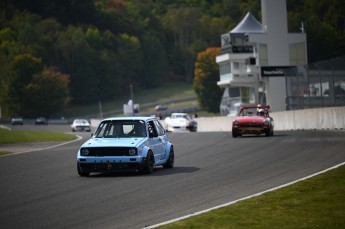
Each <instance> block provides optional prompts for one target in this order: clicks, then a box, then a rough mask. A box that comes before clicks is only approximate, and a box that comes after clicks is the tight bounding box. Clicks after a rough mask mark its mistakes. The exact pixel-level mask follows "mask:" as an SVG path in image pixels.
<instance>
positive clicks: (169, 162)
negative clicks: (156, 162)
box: [163, 146, 175, 169]
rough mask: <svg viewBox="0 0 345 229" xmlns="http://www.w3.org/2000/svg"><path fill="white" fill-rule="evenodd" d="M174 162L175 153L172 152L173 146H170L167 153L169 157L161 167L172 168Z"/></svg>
mask: <svg viewBox="0 0 345 229" xmlns="http://www.w3.org/2000/svg"><path fill="white" fill-rule="evenodd" d="M174 162H175V153H174V148H173V147H172V146H171V147H170V153H169V159H168V160H167V162H165V164H163V168H165V169H168V168H173V167H174Z"/></svg>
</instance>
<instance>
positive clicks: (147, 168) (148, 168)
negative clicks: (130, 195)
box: [142, 151, 155, 174]
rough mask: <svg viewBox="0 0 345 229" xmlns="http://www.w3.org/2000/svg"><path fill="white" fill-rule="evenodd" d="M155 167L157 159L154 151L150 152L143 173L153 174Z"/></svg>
mask: <svg viewBox="0 0 345 229" xmlns="http://www.w3.org/2000/svg"><path fill="white" fill-rule="evenodd" d="M154 166H155V159H154V157H153V153H152V151H149V152H148V153H147V157H146V159H145V164H144V165H143V168H142V171H143V173H144V174H151V173H152V172H153V167H154Z"/></svg>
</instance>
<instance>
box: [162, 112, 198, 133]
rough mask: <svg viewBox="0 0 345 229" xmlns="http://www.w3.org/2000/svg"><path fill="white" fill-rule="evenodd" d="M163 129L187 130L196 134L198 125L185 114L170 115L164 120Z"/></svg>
mask: <svg viewBox="0 0 345 229" xmlns="http://www.w3.org/2000/svg"><path fill="white" fill-rule="evenodd" d="M164 122H165V128H166V130H167V131H178V130H185V131H186V130H189V131H190V132H196V131H197V129H198V123H197V122H196V121H195V120H193V119H192V117H190V115H189V114H187V113H172V114H171V116H170V117H167V118H165V120H164Z"/></svg>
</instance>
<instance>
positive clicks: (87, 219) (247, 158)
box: [0, 127, 345, 229]
mask: <svg viewBox="0 0 345 229" xmlns="http://www.w3.org/2000/svg"><path fill="white" fill-rule="evenodd" d="M23 128H24V127H23ZM81 135H83V136H84V139H82V140H79V141H76V142H72V143H69V144H65V145H60V146H59V147H54V148H49V149H45V150H39V151H32V152H27V153H22V154H16V155H10V156H4V157H0V167H1V173H0V184H1V188H0V198H1V199H0V223H1V228H2V229H5V228H6V229H7V228H143V227H145V226H149V225H154V224H158V223H161V222H164V221H167V220H171V219H174V218H178V217H181V216H184V215H188V214H192V213H194V212H198V211H202V210H204V209H208V208H211V207H214V206H217V205H221V204H224V203H227V202H230V201H234V200H237V199H240V198H243V197H246V196H250V195H252V194H255V193H259V192H262V191H265V190H268V189H271V188H274V187H277V186H280V185H283V184H286V183H289V182H292V181H294V180H297V179H299V178H302V177H305V176H308V175H310V174H314V173H316V172H319V171H322V170H324V169H327V168H329V167H332V166H334V165H337V164H340V163H342V162H344V161H345V150H344V149H345V141H344V139H345V132H344V131H287V132H276V133H275V136H273V137H264V136H262V137H261V136H259V137H257V136H247V137H241V138H237V139H234V138H232V137H231V133H230V132H204V133H171V134H170V139H171V141H172V142H173V143H174V146H175V167H174V168H173V169H163V168H161V167H159V168H156V169H155V171H154V173H153V174H151V175H140V174H135V173H112V174H92V175H91V176H90V177H79V176H78V175H77V171H76V151H77V149H78V147H79V146H80V145H81V143H82V142H83V141H85V140H86V138H87V137H89V136H90V135H89V133H83V134H81Z"/></svg>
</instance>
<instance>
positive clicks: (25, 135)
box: [0, 128, 76, 143]
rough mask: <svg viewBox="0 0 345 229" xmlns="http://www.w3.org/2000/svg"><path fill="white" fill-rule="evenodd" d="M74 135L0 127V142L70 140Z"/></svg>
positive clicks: (74, 137)
mask: <svg viewBox="0 0 345 229" xmlns="http://www.w3.org/2000/svg"><path fill="white" fill-rule="evenodd" d="M74 139H76V136H74V135H71V134H65V133H57V132H48V131H18V130H7V129H2V128H0V143H22V142H49V141H71V140H74Z"/></svg>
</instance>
